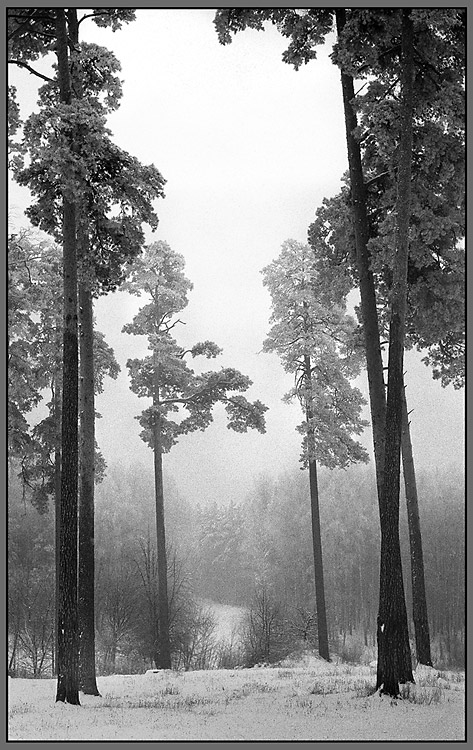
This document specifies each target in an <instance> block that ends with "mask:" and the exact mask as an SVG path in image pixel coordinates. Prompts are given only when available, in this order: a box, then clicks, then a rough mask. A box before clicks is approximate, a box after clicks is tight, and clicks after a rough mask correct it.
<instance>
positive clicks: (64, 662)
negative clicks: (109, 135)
mask: <svg viewBox="0 0 473 750" xmlns="http://www.w3.org/2000/svg"><path fill="white" fill-rule="evenodd" d="M56 35H57V51H56V54H57V60H58V78H59V88H60V97H61V101H62V102H64V103H65V104H69V103H70V99H71V82H70V75H69V55H68V38H67V26H66V16H65V12H64V8H58V9H57V10H56ZM67 177H71V176H70V175H67ZM66 192H68V191H65V192H64V195H63V219H62V233H63V268H64V332H63V392H62V430H61V436H62V437H61V440H62V451H61V507H60V514H59V592H58V594H59V595H58V623H57V631H58V679H57V692H56V701H63V702H67V703H72V704H76V705H78V704H79V632H78V613H77V489H78V482H77V469H78V442H77V438H78V425H77V422H78V385H79V383H78V364H79V363H78V337H77V252H76V211H75V205H74V202H73V201H72V199H71V196H70V195H69V194H66Z"/></svg>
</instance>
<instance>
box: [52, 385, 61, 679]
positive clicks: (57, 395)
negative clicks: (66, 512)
mask: <svg viewBox="0 0 473 750" xmlns="http://www.w3.org/2000/svg"><path fill="white" fill-rule="evenodd" d="M53 402H54V406H53V409H54V424H55V430H56V438H55V439H56V444H55V448H54V540H55V544H54V559H55V588H54V590H55V596H54V612H55V618H54V643H53V663H52V673H53V676H57V674H58V669H57V654H58V629H57V624H58V615H59V606H58V605H59V600H58V592H59V546H60V532H59V529H60V514H61V389H60V387H59V384H58V376H56V378H55V383H54V399H53Z"/></svg>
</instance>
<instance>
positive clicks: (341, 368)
mask: <svg viewBox="0 0 473 750" xmlns="http://www.w3.org/2000/svg"><path fill="white" fill-rule="evenodd" d="M263 274H264V283H265V285H266V286H268V288H269V291H270V293H271V298H272V307H273V311H272V315H271V322H272V323H273V326H272V328H271V331H270V333H269V336H268V338H267V339H266V341H265V342H264V350H265V351H269V352H272V351H274V352H277V353H278V354H279V356H280V357H281V360H282V363H283V366H284V369H285V370H286V371H287V372H291V373H294V376H295V387H294V389H293V390H292V391H291V392H290V393H289V394H287V396H286V397H285V398H286V400H291V399H293V398H296V397H297V398H298V399H299V401H300V403H301V406H302V408H303V411H304V415H305V421H304V422H303V423H302V425H301V426H300V427H299V428H298V429H299V431H300V432H302V434H303V435H304V442H303V461H304V465H306V466H308V468H309V485H310V498H311V513H312V537H313V553H314V571H315V592H316V603H317V624H318V640H319V653H320V655H321V656H322V657H323V658H324V659H329V647H328V629H327V617H326V607H325V587H324V577H323V562H322V542H321V529H320V513H319V493H318V483H317V463H316V462H317V460H318V461H320V463H322V464H323V465H325V466H329V467H330V468H334V467H336V466H341V467H346V466H348V465H349V464H350V463H351V462H354V461H367V460H368V457H367V454H366V452H365V450H364V449H363V448H362V446H361V445H360V444H359V443H358V442H357V441H355V440H354V439H353V438H352V437H351V435H352V434H360V433H361V431H362V429H363V426H365V425H366V424H367V423H366V422H363V421H362V420H361V419H360V411H361V408H362V404H363V399H362V397H361V393H360V392H359V391H358V390H357V389H356V388H353V387H352V386H351V385H350V382H349V380H350V378H353V377H355V375H356V374H357V373H358V371H359V367H360V364H361V363H360V358H359V356H358V355H357V354H356V353H355V352H354V351H351V348H350V346H351V345H350V337H351V332H352V330H353V329H354V328H355V326H356V324H355V321H354V320H353V319H351V318H350V317H349V316H348V315H347V314H346V311H345V286H346V280H345V279H343V276H341V275H340V274H339V275H338V277H337V276H336V275H335V274H330V271H329V269H327V268H325V269H323V268H321V267H319V268H317V265H316V263H315V260H314V254H313V252H312V250H311V248H310V247H309V246H308V245H302V244H300V243H297V242H295V241H293V240H288V241H286V242H285V243H284V245H283V247H282V251H281V253H280V255H279V257H278V258H277V260H276V261H274V262H273V263H272V264H271V265H270V266H268V267H267V268H265V269H264V271H263Z"/></svg>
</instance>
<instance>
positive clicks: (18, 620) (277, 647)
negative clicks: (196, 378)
mask: <svg viewBox="0 0 473 750" xmlns="http://www.w3.org/2000/svg"><path fill="white" fill-rule="evenodd" d="M463 481H464V480H463V474H462V472H460V471H458V472H457V473H455V472H452V471H450V472H445V471H443V472H440V471H439V470H436V469H432V470H430V471H428V472H425V471H424V472H419V475H418V493H419V505H420V514H421V522H422V532H423V540H424V559H425V577H426V587H427V604H428V611H429V626H430V633H431V639H432V652H433V658H434V662H435V664H436V665H437V666H439V667H442V666H443V667H449V668H452V667H453V668H454V667H463V666H464V638H465V631H464V594H465V591H464V569H465V549H464V486H463ZM166 496H167V501H166V515H167V519H168V529H169V531H168V575H169V581H170V605H171V606H170V610H171V643H172V656H173V664H175V665H176V666H179V667H180V668H202V667H208V666H237V665H238V664H242V665H243V664H245V665H250V664H252V663H253V664H254V663H258V662H262V661H265V662H268V663H272V662H275V661H277V660H278V659H280V658H282V657H283V656H285V655H286V654H287V653H289V652H291V651H293V650H294V649H296V648H304V647H312V648H313V647H315V646H316V645H317V627H316V623H315V622H314V619H313V617H314V614H313V613H314V611H315V602H314V598H315V593H314V582H313V551H312V539H311V530H310V529H311V524H310V503H309V498H308V488H307V481H306V476H305V473H303V472H301V471H300V470H298V471H294V472H293V473H286V474H283V475H281V476H280V477H278V478H277V479H271V478H270V477H268V476H263V475H262V476H261V477H260V479H259V480H258V481H257V482H256V483H255V489H254V491H253V492H252V493H251V494H250V495H248V497H247V498H246V500H245V501H244V502H242V503H239V504H234V503H232V502H231V500H229V499H228V498H222V502H221V503H220V504H218V505H217V504H216V503H214V504H211V505H208V506H199V505H196V504H195V503H194V502H193V500H192V498H183V497H182V496H181V495H180V494H179V493H178V491H177V490H176V486H175V483H174V482H173V480H172V478H169V477H168V478H167V481H166ZM320 498H321V502H320V512H321V522H322V528H323V539H322V544H323V554H324V573H325V577H326V600H327V620H328V628H329V638H330V643H331V651H332V653H333V654H337V655H339V656H340V657H341V658H343V659H346V660H348V661H356V662H359V661H360V660H361V661H363V660H369V659H374V658H375V654H376V650H375V644H376V616H377V607H378V586H379V582H378V581H379V575H378V569H379V521H378V515H377V514H378V510H377V500H376V486H375V481H374V477H373V472H372V471H371V468H370V467H369V466H366V467H352V468H350V469H349V470H347V471H341V470H336V471H328V470H323V471H322V472H321V476H320ZM96 503H97V505H96V555H97V562H96V613H97V666H98V672H99V673H105V674H106V673H111V672H124V673H133V672H140V671H143V670H144V669H147V668H151V667H152V666H153V622H154V621H155V618H156V607H157V601H156V575H157V569H156V559H155V547H154V545H153V532H154V525H153V520H152V519H153V508H154V491H153V477H152V471H151V467H150V468H149V469H147V468H145V467H144V466H142V465H134V466H131V467H129V468H125V467H122V466H118V465H112V466H111V467H110V468H109V469H108V470H107V479H106V481H105V482H103V484H101V485H99V486H98V487H97V500H96ZM401 543H402V553H403V563H404V580H405V582H406V600H407V606H408V613H409V627H410V636H411V646H412V650H413V654H414V653H415V652H414V643H413V632H412V604H411V582H410V568H409V565H410V563H409V541H408V531H407V519H406V509H405V502H404V499H403V498H401ZM8 558H9V671H10V673H11V674H15V675H18V676H24V677H26V676H32V675H35V676H48V677H49V676H51V675H52V671H51V670H52V669H53V667H54V655H53V651H52V645H53V642H54V511H53V509H52V508H47V509H46V511H45V512H42V513H40V512H38V510H36V509H35V508H34V507H33V506H32V505H31V503H30V502H29V500H28V499H26V498H25V497H24V496H23V492H22V488H21V487H20V484H19V482H17V483H15V479H14V472H12V485H11V487H10V492H9V551H8ZM208 602H215V603H223V604H230V605H236V606H239V607H242V608H244V609H245V612H246V616H245V617H244V618H243V626H242V627H240V628H239V629H238V631H237V630H236V631H235V633H234V637H233V638H232V640H231V642H230V643H227V644H226V645H223V644H219V643H218V642H217V639H216V629H215V628H216V622H215V618H214V616H213V613H212V608H211V607H210V608H209V606H208ZM153 618H154V619H153Z"/></svg>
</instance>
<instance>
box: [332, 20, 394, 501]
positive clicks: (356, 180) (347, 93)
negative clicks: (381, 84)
mask: <svg viewBox="0 0 473 750" xmlns="http://www.w3.org/2000/svg"><path fill="white" fill-rule="evenodd" d="M335 16H336V24H337V33H338V35H340V34H341V33H342V31H343V28H344V26H345V23H346V11H345V8H337V9H336V11H335ZM341 83H342V93H343V109H344V115H345V129H346V139H347V151H348V167H349V174H350V190H351V202H352V214H353V228H354V233H355V250H356V265H357V270H358V277H359V284H360V303H361V304H360V308H361V317H362V321H363V334H364V341H365V351H366V368H367V373H368V388H369V398H370V412H371V425H372V430H373V447H374V457H375V466H376V482H377V487H378V501H379V502H381V498H382V487H383V471H384V443H385V434H384V431H385V424H386V393H385V388H384V375H383V358H382V354H381V346H380V338H379V325H378V311H377V307H376V290H375V284H374V278H373V272H372V271H371V258H370V252H369V249H368V240H369V236H370V231H369V224H368V214H367V210H366V188H365V183H364V178H363V168H362V161H361V150H360V143H359V141H358V140H357V138H356V136H355V128H356V127H357V125H358V122H357V117H356V113H355V110H354V109H353V105H352V102H353V100H354V99H355V89H354V85H353V78H352V77H351V76H350V75H347V74H346V73H341Z"/></svg>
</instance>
